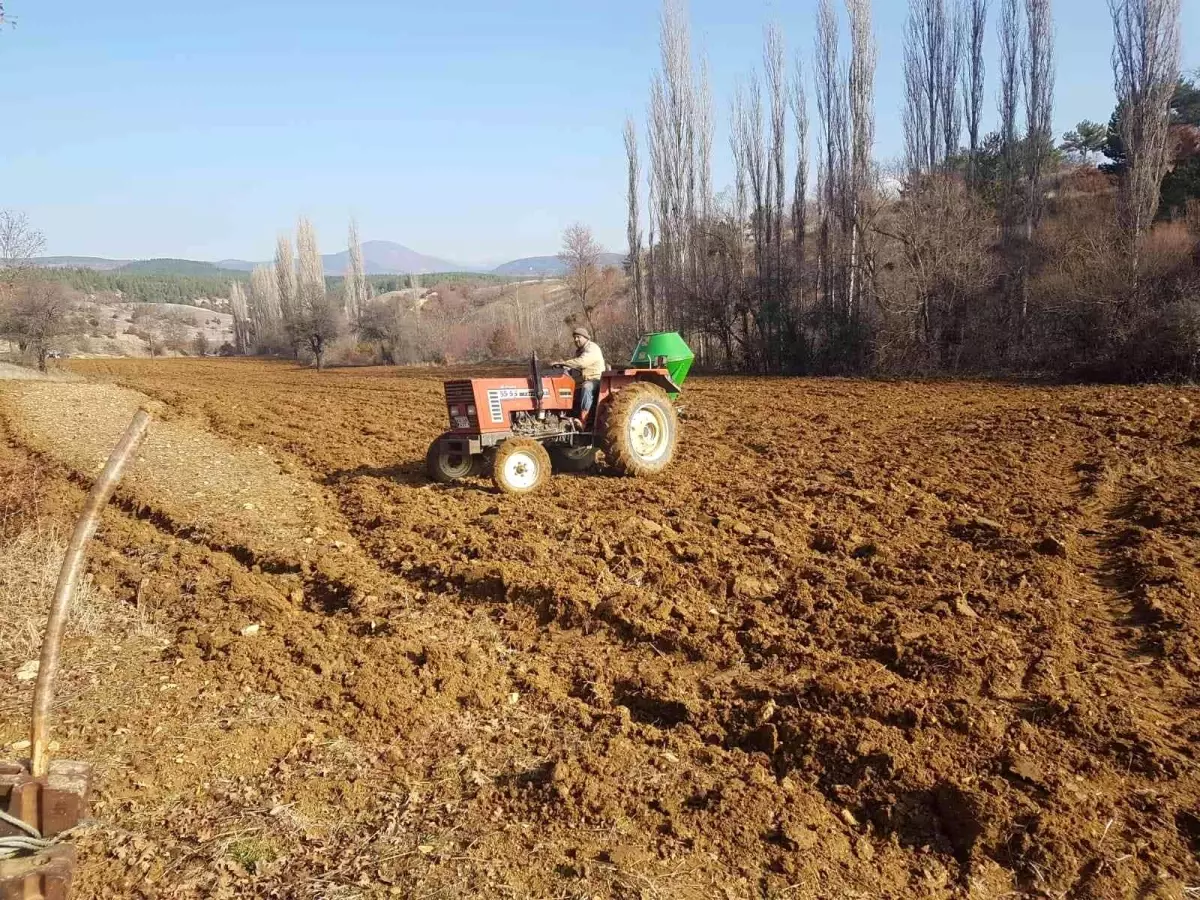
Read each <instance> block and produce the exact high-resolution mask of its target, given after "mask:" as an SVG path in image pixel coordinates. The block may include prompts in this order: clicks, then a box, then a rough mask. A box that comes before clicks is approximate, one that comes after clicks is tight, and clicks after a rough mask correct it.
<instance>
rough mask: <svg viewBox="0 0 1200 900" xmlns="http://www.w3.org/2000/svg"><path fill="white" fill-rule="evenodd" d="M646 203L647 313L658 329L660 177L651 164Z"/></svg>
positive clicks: (653, 327) (652, 147)
mask: <svg viewBox="0 0 1200 900" xmlns="http://www.w3.org/2000/svg"><path fill="white" fill-rule="evenodd" d="M650 142H651V152H653V149H654V137H653V132H652V133H651V138H650ZM646 205H647V207H648V208H649V210H650V216H649V222H648V226H649V229H650V232H649V234H648V235H647V237H646V314H647V315H648V317H649V322H650V327H651V328H652V329H654V330H658V329H659V327H660V324H661V322H660V320H659V304H658V266H657V263H658V261H659V259H658V258H659V255H660V254H659V252H658V246H657V243H658V242H657V241H655V237H656V223H657V222H658V178H657V177H656V176H655V170H654V166H653V165H651V166H650V171H649V172H648V173H647V176H646Z"/></svg>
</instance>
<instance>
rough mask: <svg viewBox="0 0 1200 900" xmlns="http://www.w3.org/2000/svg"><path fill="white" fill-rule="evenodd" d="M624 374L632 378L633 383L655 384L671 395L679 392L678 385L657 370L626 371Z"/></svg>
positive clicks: (667, 375)
mask: <svg viewBox="0 0 1200 900" xmlns="http://www.w3.org/2000/svg"><path fill="white" fill-rule="evenodd" d="M625 374H626V375H629V376H630V377H632V378H633V380H634V381H641V382H646V383H648V384H656V385H658V386H659V387H660V388H662V389H663V390H664V391H666V392H667V393H668V394H671V395H675V394H678V393H679V392H680V390H681V388H680V387H679V385H677V384H676V383H675V382H674V381H672V380H671V376H670V375H669V374H667V373H666V372H665V371H662V370H659V369H628V370H626V372H625Z"/></svg>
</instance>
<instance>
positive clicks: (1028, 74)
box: [1020, 0, 1054, 329]
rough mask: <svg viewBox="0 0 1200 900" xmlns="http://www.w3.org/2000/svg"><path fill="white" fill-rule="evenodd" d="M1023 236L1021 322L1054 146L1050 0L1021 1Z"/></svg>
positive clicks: (1024, 318) (1025, 308)
mask: <svg viewBox="0 0 1200 900" xmlns="http://www.w3.org/2000/svg"><path fill="white" fill-rule="evenodd" d="M1025 28H1026V35H1025V36H1026V42H1025V52H1024V56H1023V60H1022V81H1023V82H1024V85H1025V123H1026V126H1025V132H1026V133H1025V145H1026V146H1025V148H1024V149H1025V153H1024V157H1025V235H1024V241H1023V242H1022V261H1021V319H1020V321H1021V325H1022V329H1023V328H1024V323H1025V320H1026V319H1027V318H1028V316H1029V281H1030V277H1031V273H1030V271H1029V269H1030V265H1031V260H1032V252H1033V233H1034V231H1035V230H1036V229H1037V227H1038V225H1040V224H1041V220H1042V213H1043V211H1044V209H1045V201H1044V198H1043V194H1044V191H1043V187H1042V182H1043V180H1044V178H1045V175H1046V168H1047V167H1048V165H1049V163H1050V153H1051V151H1052V149H1053V146H1054V131H1053V128H1054V123H1053V116H1054V23H1053V21H1052V19H1051V14H1050V0H1025Z"/></svg>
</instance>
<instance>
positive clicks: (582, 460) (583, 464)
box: [550, 447, 597, 472]
mask: <svg viewBox="0 0 1200 900" xmlns="http://www.w3.org/2000/svg"><path fill="white" fill-rule="evenodd" d="M596 452H597V448H596V447H551V448H550V461H551V462H553V463H554V468H555V469H556V470H557V471H559V472H586V471H587V470H588V469H590V468H592V466H594V465H596Z"/></svg>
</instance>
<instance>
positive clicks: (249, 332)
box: [229, 281, 254, 356]
mask: <svg viewBox="0 0 1200 900" xmlns="http://www.w3.org/2000/svg"><path fill="white" fill-rule="evenodd" d="M229 309H230V311H231V312H232V313H233V347H234V349H235V350H236V351H237V352H238V354H239V355H242V356H245V355H246V354H247V353H249V352H250V347H251V345H252V344H253V342H254V330H253V326H252V325H251V321H250V309H249V305H248V304H247V303H246V292H245V291H244V290H243V289H242V284H241V282H240V281H234V282H232V283H231V284H230V285H229Z"/></svg>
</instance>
